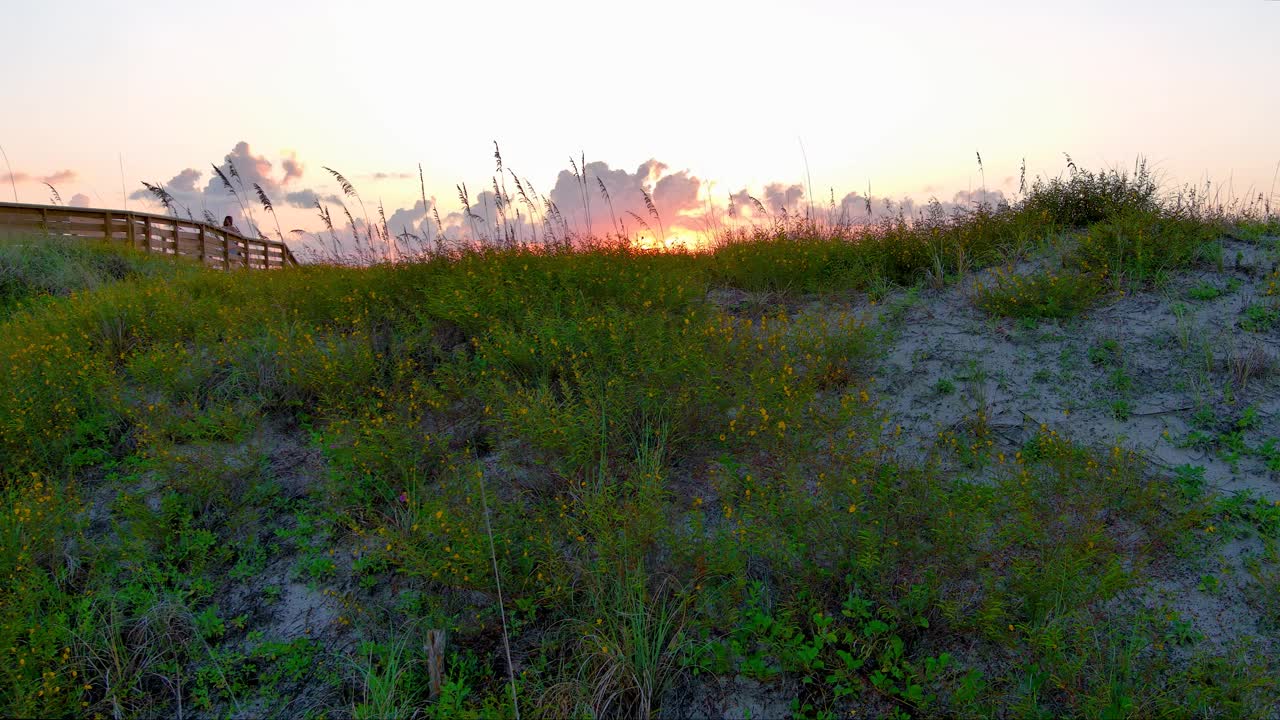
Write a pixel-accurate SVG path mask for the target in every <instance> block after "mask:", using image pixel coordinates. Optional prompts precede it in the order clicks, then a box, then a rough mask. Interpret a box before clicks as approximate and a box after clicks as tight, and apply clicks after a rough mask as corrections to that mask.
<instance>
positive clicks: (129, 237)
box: [124, 213, 138, 248]
mask: <svg viewBox="0 0 1280 720" xmlns="http://www.w3.org/2000/svg"><path fill="white" fill-rule="evenodd" d="M125 220H126V221H128V223H129V226H128V227H127V228H125V231H124V238H125V242H127V243H129V247H131V248H137V247H138V240H137V237H138V232H137V230H136V229H135V228H134V227H133V225H134V223H135V220H134V219H133V213H129V214H127V215H125Z"/></svg>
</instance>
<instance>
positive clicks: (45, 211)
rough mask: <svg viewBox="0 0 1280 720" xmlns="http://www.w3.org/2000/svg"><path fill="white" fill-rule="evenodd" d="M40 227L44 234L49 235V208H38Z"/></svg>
mask: <svg viewBox="0 0 1280 720" xmlns="http://www.w3.org/2000/svg"><path fill="white" fill-rule="evenodd" d="M40 226H41V227H43V228H44V234H45V235H48V234H49V208H40Z"/></svg>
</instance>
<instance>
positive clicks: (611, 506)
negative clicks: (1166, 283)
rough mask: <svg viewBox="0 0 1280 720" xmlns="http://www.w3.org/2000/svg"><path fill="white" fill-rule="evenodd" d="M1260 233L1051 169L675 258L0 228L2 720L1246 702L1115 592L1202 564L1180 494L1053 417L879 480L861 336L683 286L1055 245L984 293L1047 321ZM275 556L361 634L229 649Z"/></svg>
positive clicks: (873, 340) (1130, 707)
mask: <svg viewBox="0 0 1280 720" xmlns="http://www.w3.org/2000/svg"><path fill="white" fill-rule="evenodd" d="M1255 225H1256V223H1255V224H1254V225H1250V224H1249V223H1247V222H1246V223H1244V224H1243V225H1242V224H1241V223H1239V222H1237V221H1236V220H1235V219H1231V218H1225V217H1222V216H1220V215H1216V214H1213V213H1208V212H1202V211H1200V210H1199V209H1196V208H1193V209H1188V208H1186V207H1183V206H1178V205H1177V204H1176V203H1174V202H1173V201H1169V200H1164V201H1162V200H1160V199H1159V198H1158V197H1157V193H1156V188H1155V186H1154V185H1153V184H1152V183H1151V181H1150V178H1149V177H1148V176H1147V175H1145V173H1139V174H1136V175H1134V176H1127V175H1124V174H1121V173H1116V172H1109V173H1100V174H1094V173H1087V172H1080V171H1074V168H1073V173H1072V175H1071V176H1070V178H1068V179H1065V180H1063V179H1059V180H1056V181H1053V182H1047V183H1041V184H1037V185H1036V186H1034V187H1033V188H1032V189H1031V191H1030V193H1029V194H1028V196H1027V197H1026V198H1025V199H1024V200H1023V201H1021V202H1020V203H1018V204H1016V205H1015V206H1013V207H1008V206H1006V207H1000V208H993V207H978V208H975V209H974V210H972V211H970V212H966V213H962V214H960V215H956V216H951V217H943V216H941V215H940V214H936V213H935V214H933V215H930V216H925V217H922V218H920V219H918V220H917V221H915V222H908V221H907V220H906V219H899V220H896V221H889V222H886V223H884V224H882V225H881V226H880V227H879V228H876V229H875V231H874V232H870V233H862V234H860V235H859V236H858V237H856V238H851V237H848V236H846V235H842V234H841V233H840V232H833V231H824V230H823V229H821V228H817V227H814V226H782V225H774V226H770V227H761V228H759V229H758V230H757V231H756V232H755V234H754V235H752V236H749V237H738V238H730V239H729V240H727V241H726V242H725V243H724V244H723V245H722V246H720V247H718V248H717V249H715V250H714V251H710V252H700V253H691V252H671V253H653V252H645V251H640V250H637V249H634V248H632V247H629V246H627V245H624V244H614V245H603V244H600V245H596V246H594V247H589V248H585V249H584V248H578V249H571V248H569V247H565V246H561V247H559V248H556V249H550V250H547V249H535V248H508V249H502V250H486V251H476V252H470V253H462V254H458V253H454V254H449V255H439V256H435V257H429V258H424V259H422V260H421V261H418V262H411V263H399V264H394V265H393V264H383V265H377V266H373V267H366V268H352V267H335V266H312V267H303V268H300V269H297V270H290V271H287V272H285V271H282V272H270V273H266V272H263V273H240V272H235V273H222V272H217V271H211V270H205V269H201V268H198V267H188V266H185V265H184V266H164V265H162V264H161V263H163V262H165V261H157V260H156V259H148V258H143V257H141V256H137V255H134V254H132V253H130V252H128V251H117V250H108V249H103V248H98V247H90V246H79V245H68V244H57V245H50V244H47V242H46V241H45V240H43V239H40V240H37V239H28V240H27V241H26V242H22V241H18V242H17V243H16V244H15V243H13V242H10V243H9V244H7V245H4V246H0V268H4V272H5V273H6V275H5V278H6V279H5V280H4V282H5V284H4V285H3V288H4V290H3V298H4V300H3V304H0V308H4V310H3V313H4V314H3V316H2V319H3V323H4V328H3V329H4V332H3V333H0V359H3V365H2V366H0V455H2V456H3V457H4V458H5V462H4V463H3V468H2V469H0V472H2V473H3V475H2V477H3V492H4V493H5V496H6V497H5V500H6V502H5V504H4V508H3V510H4V512H2V513H0V575H3V576H5V577H6V578H7V581H6V583H5V584H4V587H3V589H0V652H5V653H6V654H7V658H6V662H5V663H4V664H3V669H2V670H0V709H3V710H4V712H5V714H10V715H27V716H32V715H42V716H48V715H63V714H72V715H80V714H85V715H87V714H101V715H104V716H105V715H119V716H135V715H142V714H148V713H164V714H172V713H174V712H176V711H177V710H178V709H179V708H184V709H185V710H186V711H187V712H192V711H196V712H201V713H206V714H220V713H226V712H232V713H235V712H237V711H243V709H244V708H246V707H268V708H275V709H276V710H277V711H278V710H279V709H281V708H288V712H290V713H291V714H292V713H297V714H303V713H310V714H313V715H324V714H331V715H346V714H350V713H352V712H355V713H356V714H357V715H367V714H370V713H374V714H380V715H382V714H385V715H388V716H403V717H410V716H425V717H446V716H448V717H458V716H473V717H481V716H484V717H487V716H511V715H513V714H514V712H515V707H514V704H513V703H512V692H514V693H515V695H516V697H518V698H519V702H520V709H521V712H522V714H523V715H524V716H526V717H530V716H531V717H540V716H541V717H561V716H593V715H605V716H621V715H627V716H630V715H637V714H639V715H649V714H652V713H656V712H658V711H659V710H661V709H662V708H663V706H664V703H669V704H671V705H672V706H673V707H674V706H675V705H678V704H679V703H680V702H682V698H684V699H686V700H687V697H686V696H683V695H681V693H682V692H688V691H689V690H688V689H689V688H692V687H695V686H697V684H698V683H705V682H709V679H710V678H720V679H721V680H724V681H725V682H730V683H731V684H732V683H733V682H737V683H748V682H755V683H761V684H766V685H770V686H773V687H778V688H781V690H780V692H786V693H790V697H789V708H790V711H791V712H794V713H796V714H797V715H801V716H806V717H834V716H835V714H837V713H844V712H847V711H849V710H850V709H862V710H865V711H866V712H868V713H870V714H872V715H881V716H890V717H906V716H925V717H927V716H975V717H976V716H991V715H1004V716H1011V717H1053V716H1062V715H1073V716H1108V717H1125V716H1152V715H1171V716H1172V715H1180V714H1183V713H1188V712H1189V713H1193V714H1199V715H1206V716H1232V717H1233V716H1248V715H1260V714H1264V713H1265V712H1266V711H1267V708H1268V707H1272V708H1274V705H1270V704H1269V703H1272V702H1273V701H1274V698H1275V697H1276V693H1277V692H1278V691H1280V689H1278V688H1277V686H1276V683H1275V677H1276V674H1275V672H1276V667H1275V666H1274V662H1272V664H1271V665H1265V664H1258V658H1257V656H1256V655H1251V654H1250V653H1249V651H1248V648H1234V649H1232V651H1231V652H1226V653H1222V652H1207V651H1198V650H1197V649H1195V648H1182V647H1181V645H1183V644H1187V643H1186V642H1185V638H1184V637H1183V635H1180V634H1179V633H1180V630H1179V628H1181V627H1182V626H1180V625H1179V622H1180V619H1179V618H1178V617H1177V616H1176V615H1175V614H1171V613H1168V612H1160V611H1157V610H1144V609H1139V608H1132V607H1129V606H1126V605H1124V604H1123V603H1120V602H1119V599H1120V598H1121V597H1122V596H1123V594H1124V593H1125V592H1126V591H1128V590H1131V589H1133V588H1135V587H1138V586H1140V585H1141V584H1142V583H1143V582H1144V578H1145V574H1144V573H1145V572H1146V570H1147V569H1148V568H1150V567H1152V566H1155V565H1163V564H1167V563H1170V562H1176V559H1177V558H1178V557H1183V556H1186V555H1187V554H1189V553H1194V552H1195V551H1196V540H1195V538H1197V537H1200V531H1201V529H1202V528H1203V527H1204V526H1205V525H1206V524H1209V523H1211V522H1213V521H1214V520H1213V512H1214V511H1213V508H1212V507H1211V505H1210V503H1209V502H1208V501H1207V500H1206V499H1205V498H1204V497H1202V496H1199V495H1196V494H1192V493H1187V492H1184V491H1183V485H1182V484H1180V481H1179V479H1178V478H1177V477H1175V476H1172V475H1170V474H1169V473H1168V472H1166V471H1163V470H1162V469H1161V468H1158V467H1155V466H1152V465H1150V464H1148V463H1146V462H1145V461H1143V459H1142V458H1140V457H1139V456H1138V455H1136V454H1135V453H1133V452H1132V451H1130V450H1127V449H1125V448H1121V447H1119V446H1117V447H1114V448H1091V447H1081V446H1078V445H1076V444H1075V443H1073V442H1072V440H1071V439H1070V438H1065V437H1060V436H1059V435H1058V434H1057V433H1056V432H1054V431H1053V430H1051V429H1049V428H1043V429H1042V430H1041V431H1040V432H1039V433H1038V434H1036V435H1035V437H1033V438H1032V439H1031V440H1030V441H1028V442H1027V443H1026V444H1025V445H1024V446H1023V447H1021V448H1020V450H1018V451H1016V452H1011V453H1008V454H1006V453H1004V452H997V451H996V450H995V449H993V446H992V442H991V432H992V430H991V428H990V427H988V425H987V423H986V418H985V416H984V415H983V413H982V412H981V411H978V412H975V414H974V415H973V416H972V417H971V418H970V419H969V420H968V421H967V422H966V423H965V424H964V425H963V426H960V427H956V428H953V429H951V430H949V431H947V432H946V433H943V434H942V435H940V436H939V438H938V443H937V447H936V448H935V449H934V450H933V451H932V452H931V453H930V454H929V456H928V457H927V458H926V459H924V460H921V461H918V462H916V461H910V462H908V461H905V460H902V459H900V458H898V457H897V456H896V454H895V452H894V449H895V443H896V438H897V436H898V435H899V433H900V432H901V428H895V427H894V426H893V425H892V424H891V418H889V417H888V416H887V415H886V413H885V412H884V411H883V410H882V409H881V407H880V405H879V396H878V394H879V392H880V390H879V388H878V386H877V385H876V383H875V382H874V378H873V377H872V375H871V373H872V371H871V368H872V367H873V366H874V362H875V358H876V357H877V356H878V354H879V353H880V352H882V350H883V347H884V343H885V333H886V332H889V330H888V329H886V328H885V326H883V325H881V324H876V323H871V322H869V321H868V320H867V319H866V318H865V317H862V316H860V315H855V314H853V313H849V312H833V313H825V314H804V313H788V312H786V311H785V310H783V309H782V308H781V307H774V308H771V309H766V311H763V312H761V313H758V314H748V315H746V316H744V315H737V314H732V313H728V312H725V311H724V310H722V309H721V308H720V307H718V306H716V305H714V304H712V303H709V302H708V301H707V299H706V298H707V296H708V292H709V291H710V290H713V289H716V288H733V289H737V290H741V291H748V292H757V293H772V294H774V295H775V296H776V297H779V298H794V297H798V296H801V295H804V294H808V296H809V297H812V296H813V294H823V293H825V294H840V293H845V294H848V293H866V294H870V295H872V297H873V298H875V297H879V296H882V294H883V291H884V289H885V288H887V287H891V286H893V285H913V284H927V283H929V282H938V283H947V282H953V281H955V280H956V279H957V278H961V277H965V276H967V275H969V274H971V273H974V272H977V271H979V270H981V269H983V268H991V267H995V266H1002V267H1009V268H1012V267H1013V263H1015V262H1016V261H1017V260H1018V259H1019V258H1022V257H1024V256H1025V255H1026V253H1027V251H1028V249H1029V248H1031V247H1033V246H1036V245H1041V244H1046V243H1049V244H1060V245H1062V246H1063V247H1067V246H1069V247H1070V249H1069V250H1068V251H1066V253H1065V255H1063V256H1062V257H1064V258H1065V260H1064V263H1066V264H1067V265H1068V272H1070V273H1071V274H1070V275H1069V276H1067V277H1069V278H1070V280H1069V282H1063V281H1062V280H1061V277H1062V276H1058V275H1040V276H1032V277H1031V278H1030V279H1012V278H1014V276H1015V275H1016V273H1015V271H1014V270H1012V269H1010V270H1009V271H1008V272H1007V273H1006V275H1004V276H997V277H1003V278H1005V279H1003V280H997V281H996V284H995V286H994V287H992V288H989V289H987V290H984V291H980V292H979V294H978V296H977V302H978V303H979V305H980V307H982V308H984V309H986V310H988V311H989V312H991V313H993V314H997V315H1013V316H1023V315H1027V314H1030V315H1033V316H1049V317H1070V316H1072V315H1074V314H1077V313H1078V312H1081V311H1083V310H1084V309H1087V308H1088V307H1090V306H1092V305H1094V304H1096V303H1098V302H1107V301H1109V300H1113V299H1115V298H1118V297H1119V294H1120V293H1121V292H1122V291H1123V290H1124V288H1125V287H1129V286H1130V285H1127V284H1129V283H1143V282H1154V281H1156V280H1157V279H1158V276H1159V275H1160V273H1162V272H1169V271H1172V270H1175V269H1177V268H1180V267H1186V266H1188V265H1191V264H1193V263H1197V262H1205V261H1207V260H1211V253H1210V254H1206V253H1207V252H1208V250H1207V249H1211V248H1212V245H1213V242H1214V241H1215V240H1216V239H1217V238H1218V237H1219V236H1220V235H1221V234H1222V233H1223V232H1228V231H1230V230H1231V229H1232V228H1236V229H1237V230H1238V229H1239V228H1242V227H1243V228H1249V227H1254V226H1255ZM1117 277H1119V278H1120V280H1119V281H1118V282H1117V280H1116V278H1117ZM1055 278H1057V279H1055ZM1028 295H1031V296H1034V297H1033V298H1032V299H1030V300H1025V301H1024V298H1025V297H1026V296H1028ZM282 445H291V446H296V448H297V452H298V453H300V454H305V455H306V456H307V457H311V458H312V459H311V460H310V461H309V464H307V465H305V466H304V470H305V472H303V471H298V470H296V469H293V468H292V466H290V465H288V464H287V463H286V462H285V460H287V458H285V459H282V457H281V453H280V452H279V448H280V447H281V446H282ZM956 467H960V468H963V472H960V473H957V472H955V471H954V468H956ZM482 493H483V494H482ZM482 500H483V502H482ZM486 513H487V514H488V517H486ZM487 528H491V529H487ZM1268 532H1271V533H1272V534H1271V537H1272V542H1273V543H1274V541H1275V537H1274V529H1272V530H1268ZM281 559H284V560H287V562H289V563H290V566H291V568H292V569H291V570H290V577H291V578H293V579H294V581H295V582H296V583H299V584H300V585H307V586H310V587H312V588H314V589H317V590H323V592H324V594H325V597H326V598H331V602H332V603H333V604H334V606H335V607H338V608H339V611H338V612H339V615H338V617H337V618H336V620H335V621H334V623H335V625H336V626H338V627H341V628H344V630H343V631H344V632H346V633H349V634H350V637H351V638H353V639H354V640H355V641H358V643H359V645H358V646H356V650H354V651H351V652H349V653H348V654H347V655H346V656H343V655H342V651H339V650H335V649H333V648H331V647H329V646H326V645H325V644H323V643H322V641H321V639H320V638H316V637H311V636H309V635H307V634H305V633H303V634H297V635H295V636H293V637H288V638H280V637H272V636H270V635H267V634H264V633H262V632H260V631H257V632H256V630H255V629H256V627H257V626H256V625H255V623H258V622H264V623H265V622H267V619H269V618H270V617H271V612H272V611H271V608H273V607H278V605H277V603H280V602H281V601H280V596H281V594H282V592H283V590H282V588H281V587H278V586H272V585H263V584H260V583H259V584H255V582H254V580H253V578H255V576H258V575H261V574H262V573H264V572H265V571H266V569H267V568H268V566H269V565H270V564H271V563H272V562H275V561H277V560H281ZM494 567H496V568H497V575H498V578H500V580H501V584H502V590H503V593H504V594H503V605H502V606H501V607H500V606H499V605H498V594H497V592H496V591H497V587H496V583H495V575H494V571H493V569H494ZM1259 572H1260V577H1264V578H1271V579H1270V580H1267V582H1271V583H1272V584H1274V575H1270V576H1268V575H1265V572H1264V571H1263V570H1260V571H1259ZM233 588H241V589H242V590H244V592H246V593H247V597H248V598H249V600H248V605H247V607H250V608H251V610H250V611H246V612H244V613H241V614H233V612H235V611H233V610H232V605H231V603H232V597H233V594H232V593H231V591H232V589H233ZM391 588H394V589H391ZM243 604H244V603H242V605H243ZM257 607H261V608H266V610H263V611H262V612H261V613H259V611H258V610H256V609H252V608H257ZM500 609H501V610H502V611H504V612H502V613H500V612H499V610H500ZM429 628H431V629H435V628H439V629H444V630H447V631H448V633H449V638H450V641H449V647H448V651H447V657H446V660H445V662H444V672H445V677H444V682H443V684H442V685H441V688H440V689H439V690H438V691H437V690H435V689H433V688H431V687H429V682H428V673H427V672H426V670H425V665H426V663H427V657H426V654H425V653H426V651H425V650H424V649H423V647H424V644H423V638H422V637H419V636H418V635H419V634H421V633H423V632H425V631H426V630H427V629H429ZM504 628H505V630H504ZM504 634H505V635H506V640H507V641H509V644H510V647H511V657H512V660H511V663H512V667H511V668H510V670H511V675H512V676H514V683H511V682H510V681H509V678H508V667H507V665H506V663H507V660H506V655H505V653H504V651H503V646H504ZM735 678H736V680H734V679H735ZM509 685H513V687H509ZM317 687H318V688H322V689H324V690H323V691H315V690H314V688H317ZM303 688H312V690H310V691H308V692H312V693H313V694H314V693H319V694H318V695H317V697H320V698H322V699H321V700H316V701H315V702H314V703H312V704H309V705H306V706H305V707H302V706H299V705H290V702H291V701H292V699H293V698H294V697H295V695H297V694H298V693H301V692H302V690H301V689H303ZM729 692H732V690H729ZM325 693H328V694H325ZM297 696H298V697H301V695H297ZM308 697H310V696H308ZM255 703H256V704H255Z"/></svg>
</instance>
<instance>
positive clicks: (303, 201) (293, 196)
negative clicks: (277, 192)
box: [284, 189, 342, 210]
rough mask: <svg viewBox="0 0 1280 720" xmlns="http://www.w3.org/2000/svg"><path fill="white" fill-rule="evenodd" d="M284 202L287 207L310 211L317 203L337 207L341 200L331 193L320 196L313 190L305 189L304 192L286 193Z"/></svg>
mask: <svg viewBox="0 0 1280 720" xmlns="http://www.w3.org/2000/svg"><path fill="white" fill-rule="evenodd" d="M284 201H285V203H287V204H288V205H292V206H293V207H296V208H302V209H303V210H311V209H313V208H315V206H316V202H317V201H319V202H321V203H328V204H331V205H337V204H339V203H341V202H342V198H340V197H338V196H337V195H334V194H332V193H330V194H328V195H322V194H320V193H318V192H316V191H315V190H311V189H305V190H296V191H294V192H291V193H286V194H285V196H284Z"/></svg>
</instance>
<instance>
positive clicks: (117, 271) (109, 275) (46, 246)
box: [0, 235, 186, 319]
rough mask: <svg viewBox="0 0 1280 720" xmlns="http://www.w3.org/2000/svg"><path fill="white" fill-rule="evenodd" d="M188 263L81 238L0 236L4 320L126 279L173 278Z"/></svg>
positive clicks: (1, 315) (0, 301)
mask: <svg viewBox="0 0 1280 720" xmlns="http://www.w3.org/2000/svg"><path fill="white" fill-rule="evenodd" d="M185 267H186V263H175V262H174V261H173V260H172V259H171V258H160V257H154V256H148V255H146V254H144V253H139V252H137V251H135V250H132V249H130V248H125V247H120V246H118V245H109V244H106V243H96V242H86V241H84V240H77V239H65V238H46V237H22V236H13V235H10V236H5V237H2V238H0V319H4V318H5V317H6V316H8V315H10V314H12V313H13V312H15V311H16V310H17V309H18V308H20V307H23V306H27V305H31V304H33V303H38V302H42V301H46V300H50V299H54V298H65V297H68V296H70V295H71V294H72V293H75V292H82V291H86V290H93V289H95V288H98V287H101V286H103V285H106V284H109V283H114V282H119V281H122V280H127V279H144V278H157V277H169V276H174V275H176V274H179V273H181V272H183V271H184V268H185Z"/></svg>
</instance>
